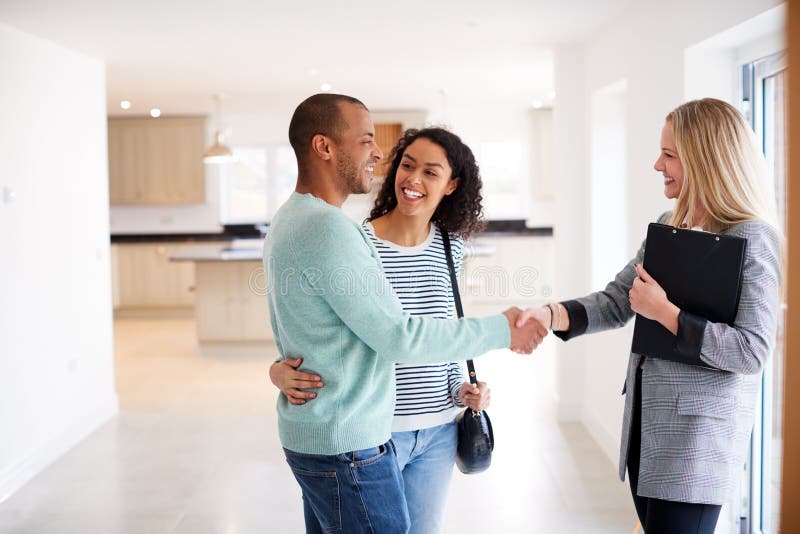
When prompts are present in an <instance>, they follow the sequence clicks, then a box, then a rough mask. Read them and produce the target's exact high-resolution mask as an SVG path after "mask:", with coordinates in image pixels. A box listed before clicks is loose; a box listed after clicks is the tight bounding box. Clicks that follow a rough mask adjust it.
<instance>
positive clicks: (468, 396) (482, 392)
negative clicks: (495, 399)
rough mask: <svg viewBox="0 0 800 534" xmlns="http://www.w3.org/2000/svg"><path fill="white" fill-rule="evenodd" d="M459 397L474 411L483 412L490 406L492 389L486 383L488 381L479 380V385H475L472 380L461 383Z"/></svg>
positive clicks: (462, 402)
mask: <svg viewBox="0 0 800 534" xmlns="http://www.w3.org/2000/svg"><path fill="white" fill-rule="evenodd" d="M458 399H459V400H460V401H461V404H463V405H464V406H467V407H468V408H470V409H471V410H473V411H476V412H481V411H483V410H485V409H486V408H488V407H489V403H490V402H491V400H492V390H491V389H489V386H487V385H486V382H481V381H480V380H478V385H477V386H473V385H472V384H471V383H470V382H464V383H463V384H461V389H459V390H458Z"/></svg>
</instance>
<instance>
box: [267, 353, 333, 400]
mask: <svg viewBox="0 0 800 534" xmlns="http://www.w3.org/2000/svg"><path fill="white" fill-rule="evenodd" d="M302 363H303V358H287V359H285V360H282V361H280V362H275V363H273V364H272V365H271V366H270V368H269V379H270V380H271V381H272V383H273V384H275V385H276V386H277V387H278V389H280V390H281V392H282V393H283V394H284V395H286V398H287V399H288V400H289V403H290V404H305V403H306V399H313V398H315V397H316V396H317V394H316V393H314V392H313V391H303V389H310V388H321V387H322V377H320V376H318V375H314V374H311V373H304V372H303V371H298V370H297V368H298V367H300V365H301V364H302Z"/></svg>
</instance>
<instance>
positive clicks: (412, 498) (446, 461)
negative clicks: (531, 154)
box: [392, 422, 458, 534]
mask: <svg viewBox="0 0 800 534" xmlns="http://www.w3.org/2000/svg"><path fill="white" fill-rule="evenodd" d="M392 441H393V442H394V444H395V447H396V448H397V463H398V465H399V466H400V470H401V471H402V472H403V485H404V487H405V494H406V501H407V503H408V514H409V516H410V517H411V533H412V534H439V533H441V532H443V531H444V515H445V508H446V506H447V496H448V493H449V491H450V479H451V477H452V475H453V465H454V464H455V461H456V446H457V444H458V432H457V431H456V424H455V422H452V423H447V424H444V425H440V426H435V427H431V428H423V429H422V430H411V431H408V432H393V433H392Z"/></svg>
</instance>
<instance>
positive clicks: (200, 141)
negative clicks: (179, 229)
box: [108, 117, 205, 205]
mask: <svg viewBox="0 0 800 534" xmlns="http://www.w3.org/2000/svg"><path fill="white" fill-rule="evenodd" d="M204 147H205V118H204V117H160V118H158V119H152V118H124V119H122V118H113V119H109V120H108V165H109V168H108V175H109V195H110V199H111V204H119V205H122V204H140V205H141V204H197V203H202V202H204V201H205V167H204V164H203V150H204Z"/></svg>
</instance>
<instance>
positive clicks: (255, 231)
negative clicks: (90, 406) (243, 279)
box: [111, 219, 553, 243]
mask: <svg viewBox="0 0 800 534" xmlns="http://www.w3.org/2000/svg"><path fill="white" fill-rule="evenodd" d="M552 235H553V227H552V226H542V227H536V228H528V227H527V226H525V221H524V220H522V219H516V220H495V221H489V222H488V224H487V225H486V229H485V230H484V231H483V232H481V233H480V234H478V235H477V236H475V237H476V238H480V237H516V236H527V237H531V236H534V237H551V236H552ZM260 237H261V231H260V230H259V228H258V226H256V225H228V226H225V230H224V231H223V232H220V233H216V234H112V235H111V242H112V243H162V242H180V243H203V242H209V241H232V240H234V239H257V238H260Z"/></svg>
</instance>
